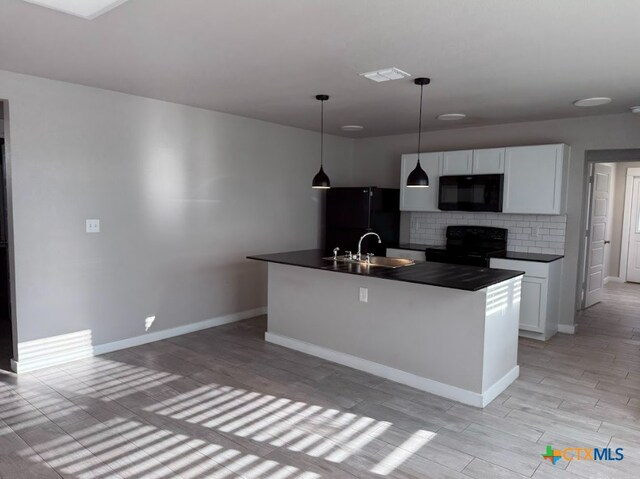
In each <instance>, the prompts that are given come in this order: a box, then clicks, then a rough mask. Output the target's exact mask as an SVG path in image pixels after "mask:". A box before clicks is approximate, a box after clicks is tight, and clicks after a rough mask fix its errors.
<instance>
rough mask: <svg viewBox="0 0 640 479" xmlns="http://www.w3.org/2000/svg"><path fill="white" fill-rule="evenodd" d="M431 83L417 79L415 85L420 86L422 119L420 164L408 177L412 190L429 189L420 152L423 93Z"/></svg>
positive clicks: (419, 138)
mask: <svg viewBox="0 0 640 479" xmlns="http://www.w3.org/2000/svg"><path fill="white" fill-rule="evenodd" d="M430 82H431V80H430V79H429V78H416V79H415V80H414V83H415V84H416V85H420V119H419V120H418V164H417V165H416V167H415V168H414V169H413V171H412V172H411V173H409V176H408V177H407V186H408V187H410V188H428V187H429V175H427V172H426V171H424V170H423V169H422V167H421V166H420V150H421V149H422V142H421V140H422V91H423V90H424V86H425V85H428V84H429V83H430Z"/></svg>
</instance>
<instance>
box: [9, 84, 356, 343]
mask: <svg viewBox="0 0 640 479" xmlns="http://www.w3.org/2000/svg"><path fill="white" fill-rule="evenodd" d="M0 99H6V100H8V107H9V108H8V117H9V126H10V133H9V135H8V137H9V140H10V143H9V155H8V156H9V162H10V167H11V172H10V174H11V182H12V187H13V191H12V193H11V197H12V221H13V227H14V245H15V250H14V260H15V261H14V268H15V301H16V306H17V308H16V315H17V334H18V341H19V342H25V341H30V340H35V339H39V338H44V337H50V336H56V335H60V334H65V333H72V332H76V331H85V330H90V331H91V335H92V341H93V344H103V343H108V342H111V341H116V340H121V339H125V338H129V337H132V336H137V335H142V334H144V332H145V328H144V326H145V325H144V320H145V318H146V317H148V316H156V321H155V323H154V324H153V327H152V329H151V331H157V330H161V329H166V328H170V327H175V326H180V325H185V324H188V323H193V322H197V321H201V320H206V319H210V318H214V317H218V316H221V315H226V314H230V313H235V312H240V311H245V310H249V309H253V308H257V307H262V306H265V305H266V281H265V280H266V272H265V269H264V266H263V265H260V264H258V263H257V262H252V261H248V260H245V259H244V257H245V256H246V255H247V254H251V253H265V252H274V251H283V250H291V249H302V248H313V247H316V246H318V244H319V238H320V222H321V195H322V193H321V192H318V191H316V190H312V189H311V188H310V183H311V179H312V177H313V175H314V174H315V173H316V171H317V169H318V161H319V136H318V134H317V133H314V132H310V131H305V130H299V129H294V128H289V127H283V126H279V125H275V124H270V123H265V122H261V121H256V120H250V119H247V118H241V117H237V116H232V115H226V114H222V113H216V112H211V111H206V110H201V109H196V108H191V107H187V106H181V105H176V104H171V103H166V102H161V101H156V100H150V99H145V98H140V97H134V96H130V95H124V94H120V93H114V92H109V91H104V90H98V89H93V88H87V87H82V86H78V85H72V84H68V83H62V82H54V81H50V80H45V79H41V78H36V77H30V76H23V75H17V74H13V73H9V72H2V71H0ZM317 107H318V105H317V104H316V103H314V101H313V99H312V97H310V101H309V108H310V110H311V111H310V114H313V115H315V114H317ZM5 113H7V112H5ZM352 150H353V140H350V139H344V138H338V137H328V138H327V139H326V150H325V151H326V171H327V172H328V174H329V175H330V177H331V178H332V180H333V181H334V183H335V184H336V185H340V184H341V183H342V184H350V182H351V161H350V160H351V157H352ZM88 218H99V219H100V220H101V227H102V232H101V233H99V234H87V233H85V231H84V229H85V219H88Z"/></svg>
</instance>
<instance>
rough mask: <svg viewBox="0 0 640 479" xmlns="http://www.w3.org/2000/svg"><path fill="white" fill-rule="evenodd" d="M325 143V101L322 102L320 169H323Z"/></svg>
mask: <svg viewBox="0 0 640 479" xmlns="http://www.w3.org/2000/svg"><path fill="white" fill-rule="evenodd" d="M323 143H324V100H321V101H320V168H322V157H323V151H322V150H323Z"/></svg>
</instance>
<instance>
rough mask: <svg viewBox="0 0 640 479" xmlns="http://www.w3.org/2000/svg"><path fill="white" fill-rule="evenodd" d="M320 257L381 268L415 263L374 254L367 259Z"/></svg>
mask: <svg viewBox="0 0 640 479" xmlns="http://www.w3.org/2000/svg"><path fill="white" fill-rule="evenodd" d="M322 259H326V260H327V261H337V262H339V263H351V264H359V265H362V266H379V267H382V268H402V267H404V266H411V265H412V264H415V263H416V262H415V261H413V260H412V259H405V258H387V257H385V256H374V257H372V258H370V259H369V260H366V259H362V260H357V259H349V258H345V257H344V256H338V257H337V258H334V257H333V256H328V257H326V258H322Z"/></svg>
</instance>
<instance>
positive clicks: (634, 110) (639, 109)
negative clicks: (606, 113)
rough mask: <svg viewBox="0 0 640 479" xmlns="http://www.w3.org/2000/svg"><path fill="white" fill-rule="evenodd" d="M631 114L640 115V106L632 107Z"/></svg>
mask: <svg viewBox="0 0 640 479" xmlns="http://www.w3.org/2000/svg"><path fill="white" fill-rule="evenodd" d="M631 113H636V114H640V106H632V107H631Z"/></svg>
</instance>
